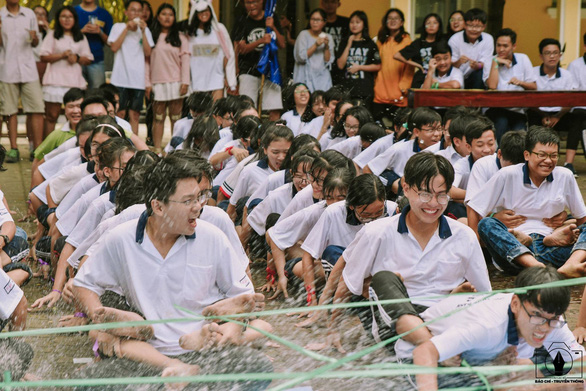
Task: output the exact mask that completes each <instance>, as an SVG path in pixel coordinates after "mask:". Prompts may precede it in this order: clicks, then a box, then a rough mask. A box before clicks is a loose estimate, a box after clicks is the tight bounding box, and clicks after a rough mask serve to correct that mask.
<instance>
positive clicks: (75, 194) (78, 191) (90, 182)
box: [55, 174, 100, 219]
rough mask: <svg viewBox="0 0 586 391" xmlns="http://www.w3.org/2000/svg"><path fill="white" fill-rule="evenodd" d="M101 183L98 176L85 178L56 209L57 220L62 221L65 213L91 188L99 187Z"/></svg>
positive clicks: (93, 175)
mask: <svg viewBox="0 0 586 391" xmlns="http://www.w3.org/2000/svg"><path fill="white" fill-rule="evenodd" d="M99 183H100V182H99V180H98V176H97V175H96V174H92V175H87V176H85V177H83V178H82V179H81V180H80V181H79V182H77V184H76V185H75V186H73V187H72V188H71V190H70V191H69V193H67V195H66V196H65V197H64V198H63V200H62V201H61V203H59V205H58V206H57V209H55V216H56V217H57V219H61V218H62V217H63V215H64V214H65V212H67V211H68V210H69V208H71V207H72V206H73V204H75V203H76V202H77V200H79V199H80V198H81V196H83V195H84V194H85V193H86V192H88V191H89V190H90V189H91V188H93V187H95V186H96V185H98V184H99Z"/></svg>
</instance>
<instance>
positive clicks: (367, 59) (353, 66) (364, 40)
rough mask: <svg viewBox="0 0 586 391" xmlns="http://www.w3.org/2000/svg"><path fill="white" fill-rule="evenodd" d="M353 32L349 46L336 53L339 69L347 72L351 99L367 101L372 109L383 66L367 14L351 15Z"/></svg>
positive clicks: (345, 80)
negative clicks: (377, 79)
mask: <svg viewBox="0 0 586 391" xmlns="http://www.w3.org/2000/svg"><path fill="white" fill-rule="evenodd" d="M350 32H351V34H350V35H349V36H348V40H347V43H346V45H345V47H343V46H340V49H339V50H340V52H337V53H336V58H337V60H336V62H337V66H338V68H339V69H341V70H344V71H345V72H344V73H345V75H344V82H343V85H344V88H345V89H346V90H347V91H348V92H349V93H350V96H351V97H352V98H358V99H361V100H363V101H364V102H365V103H366V106H367V107H370V105H371V104H372V99H373V97H374V76H375V74H376V72H378V71H380V68H381V65H380V55H379V53H378V47H377V46H376V44H375V43H374V42H373V40H372V39H371V38H370V32H369V30H368V17H367V16H366V13H364V11H354V12H353V13H352V15H350Z"/></svg>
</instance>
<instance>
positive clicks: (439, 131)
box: [421, 126, 444, 133]
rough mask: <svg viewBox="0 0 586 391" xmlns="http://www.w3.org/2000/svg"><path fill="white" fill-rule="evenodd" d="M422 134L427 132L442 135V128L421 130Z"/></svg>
mask: <svg viewBox="0 0 586 391" xmlns="http://www.w3.org/2000/svg"><path fill="white" fill-rule="evenodd" d="M421 131H422V132H429V133H442V132H443V131H444V128H442V127H441V126H436V127H435V128H421Z"/></svg>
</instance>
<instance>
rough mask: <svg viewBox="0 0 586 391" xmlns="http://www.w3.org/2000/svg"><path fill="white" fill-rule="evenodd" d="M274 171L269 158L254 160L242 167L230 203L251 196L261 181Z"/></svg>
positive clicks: (233, 203)
mask: <svg viewBox="0 0 586 391" xmlns="http://www.w3.org/2000/svg"><path fill="white" fill-rule="evenodd" d="M273 172H274V171H273V169H272V168H271V167H269V161H268V158H264V159H261V160H259V161H257V162H252V163H250V164H249V165H247V166H246V167H244V168H243V169H242V173H241V174H240V177H239V178H238V184H237V185H236V188H235V189H234V193H232V197H230V204H232V205H234V206H235V205H236V203H237V202H238V200H239V199H241V198H243V197H246V196H250V195H251V194H252V193H254V191H255V190H256V189H257V188H258V187H259V186H260V185H261V183H262V182H263V181H264V180H265V179H266V177H268V176H269V175H270V174H272V173H273Z"/></svg>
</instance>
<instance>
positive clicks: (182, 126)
mask: <svg viewBox="0 0 586 391" xmlns="http://www.w3.org/2000/svg"><path fill="white" fill-rule="evenodd" d="M192 124H193V118H187V117H185V118H181V119H180V120H178V121H177V122H175V125H173V137H181V138H182V139H184V140H185V138H186V137H187V135H188V134H189V131H190V130H191V125H192ZM175 148H177V147H174V146H172V145H171V142H169V143H168V144H167V145H166V146H165V152H166V153H170V152H173V151H174V150H175Z"/></svg>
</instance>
